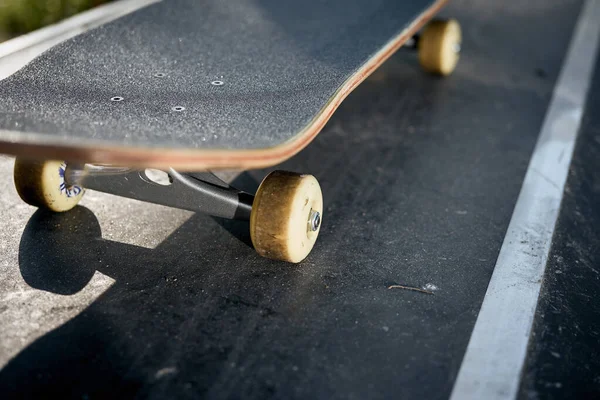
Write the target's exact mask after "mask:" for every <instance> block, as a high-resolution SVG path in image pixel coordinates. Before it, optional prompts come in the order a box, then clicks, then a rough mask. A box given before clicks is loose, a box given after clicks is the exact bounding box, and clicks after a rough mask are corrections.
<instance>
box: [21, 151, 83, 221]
mask: <svg viewBox="0 0 600 400" xmlns="http://www.w3.org/2000/svg"><path fill="white" fill-rule="evenodd" d="M66 167H67V164H66V163H65V162H62V161H36V160H28V159H22V158H17V159H16V160H15V168H14V174H13V177H14V182H15V187H16V189H17V193H18V194H19V196H20V197H21V199H22V200H23V201H24V202H25V203H27V204H29V205H32V206H34V207H39V208H43V209H46V210H50V211H54V212H63V211H68V210H70V209H72V208H73V207H75V206H76V205H77V203H79V200H81V198H82V197H83V193H84V189H83V188H82V187H80V186H77V185H67V183H66V182H65V170H66Z"/></svg>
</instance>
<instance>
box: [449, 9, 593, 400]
mask: <svg viewBox="0 0 600 400" xmlns="http://www.w3.org/2000/svg"><path fill="white" fill-rule="evenodd" d="M598 21H600V1H598V0H587V1H586V2H585V4H584V6H583V8H582V11H581V14H580V16H579V19H578V21H577V25H576V27H575V33H574V36H573V38H572V40H571V44H570V46H569V50H568V52H567V56H566V59H565V62H564V64H563V68H562V71H561V74H560V76H559V78H558V82H557V84H556V86H555V88H554V93H553V96H552V100H551V103H550V107H549V108H548V111H547V114H546V118H545V120H544V123H543V125H542V130H541V132H540V136H539V139H538V142H537V145H536V148H535V150H534V152H533V156H532V158H531V161H530V163H529V168H528V170H527V173H526V176H525V180H524V182H523V186H522V188H521V193H520V194H519V198H518V200H517V204H516V206H515V210H514V212H513V215H512V219H511V221H510V224H509V227H508V232H507V234H506V237H505V238H504V242H503V244H502V248H501V250H500V254H499V256H498V260H497V261H496V266H495V268H494V273H493V275H492V278H491V280H490V283H489V286H488V289H487V292H486V294H485V298H484V301H483V305H482V307H481V310H480V311H479V316H478V318H477V322H476V324H475V328H474V329H473V333H472V334H471V339H470V341H469V345H468V347H467V351H466V353H465V357H464V359H463V363H462V365H461V368H460V371H459V373H458V377H457V379H456V382H455V384H454V388H453V391H452V395H451V399H452V400H459V399H460V400H465V399H489V400H499V399H515V398H516V397H517V394H518V390H519V385H520V380H521V373H522V370H523V365H524V362H525V357H526V353H527V345H528V342H529V336H530V333H531V328H532V324H533V319H534V314H535V308H536V305H537V301H538V296H539V292H540V286H541V280H542V276H543V274H544V269H545V267H546V261H547V258H548V252H549V250H550V245H551V242H552V235H553V233H554V227H555V224H556V219H557V217H558V212H559V207H560V203H561V201H562V197H563V189H564V186H565V181H566V178H567V173H568V170H569V165H570V164H571V158H572V153H573V147H574V145H575V139H576V137H577V134H578V131H579V126H580V123H581V117H582V114H583V110H584V105H585V101H586V98H587V92H588V89H589V85H590V80H591V77H592V72H593V69H594V63H595V60H596V56H597V53H598V42H599V35H600V24H599V23H598Z"/></svg>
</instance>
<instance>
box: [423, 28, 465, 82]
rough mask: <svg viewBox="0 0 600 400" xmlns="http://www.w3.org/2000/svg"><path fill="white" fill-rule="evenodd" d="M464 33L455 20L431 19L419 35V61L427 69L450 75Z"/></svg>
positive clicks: (458, 54)
mask: <svg viewBox="0 0 600 400" xmlns="http://www.w3.org/2000/svg"><path fill="white" fill-rule="evenodd" d="M461 41H462V34H461V30H460V25H459V23H458V22H457V21H456V20H454V19H450V20H434V21H431V22H430V23H429V24H427V26H425V28H424V29H423V32H421V36H420V37H419V44H418V48H419V62H420V63H421V67H423V69H424V70H425V71H428V72H431V73H434V74H438V75H450V74H451V73H452V72H453V71H454V69H455V68H456V64H457V63H458V59H459V56H460V46H461Z"/></svg>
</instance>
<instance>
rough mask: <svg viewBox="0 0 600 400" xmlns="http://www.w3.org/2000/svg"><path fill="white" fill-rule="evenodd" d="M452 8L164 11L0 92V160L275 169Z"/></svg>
mask: <svg viewBox="0 0 600 400" xmlns="http://www.w3.org/2000/svg"><path fill="white" fill-rule="evenodd" d="M445 2H446V0H405V1H398V0H352V1H347V0H310V1H306V2H296V1H283V0H256V1H231V2H230V1H227V2H224V1H221V0H204V1H199V0H165V1H162V2H160V3H157V4H154V5H151V6H148V7H145V8H143V9H141V10H139V11H137V12H135V13H133V14H130V15H128V16H125V17H122V18H120V19H118V20H116V21H113V22H111V23H109V24H107V25H104V26H102V27H100V28H97V29H94V30H92V31H89V32H87V33H85V34H83V35H80V36H77V37H75V38H73V39H71V40H69V41H67V42H65V43H63V44H61V45H59V46H56V47H55V48H53V49H51V50H49V51H47V52H46V53H44V54H42V55H41V56H40V57H38V58H37V59H35V60H34V61H33V62H32V63H30V64H29V65H27V66H26V67H24V68H23V69H22V70H20V71H18V72H17V73H15V74H14V75H12V76H10V77H9V78H7V79H5V80H4V81H2V82H0V152H2V153H6V154H14V155H26V156H32V157H39V158H46V159H48V158H53V159H66V160H71V161H78V162H90V163H103V164H104V163H108V164H117V165H127V166H139V167H154V168H166V167H174V168H178V169H181V170H188V171H201V170H216V169H229V168H231V169H252V168H261V167H268V166H272V165H275V164H278V163H280V162H282V161H285V160H286V159H288V158H290V157H292V156H293V155H294V154H296V153H297V152H299V151H300V150H302V149H303V148H304V147H305V146H306V145H308V143H310V142H311V141H312V139H314V137H315V136H316V135H317V134H318V132H319V131H320V130H321V129H322V127H323V126H324V125H325V123H326V122H327V120H328V119H329V118H330V116H331V115H332V114H333V112H334V111H335V109H336V108H337V107H338V106H339V104H340V103H341V102H342V101H343V99H344V98H345V97H346V96H347V95H348V94H349V93H350V92H351V91H352V90H353V89H354V88H355V87H356V86H358V85H359V84H360V83H361V82H362V81H363V80H364V79H365V78H366V77H367V76H368V75H369V74H371V73H372V72H373V71H374V70H375V69H376V68H377V67H378V66H379V65H380V64H381V63H383V62H384V61H385V60H386V59H387V58H388V57H389V56H390V55H391V54H393V52H394V51H395V50H397V49H398V48H399V47H400V46H402V45H403V44H404V42H405V41H406V40H408V39H409V38H410V37H411V36H412V35H413V34H414V33H416V32H417V31H418V30H419V29H420V28H421V27H422V26H423V24H424V23H426V22H427V21H428V20H429V19H430V18H431V17H432V16H433V15H434V14H435V13H436V12H437V11H438V10H439V9H440V8H441V7H442V6H443V5H444V4H445Z"/></svg>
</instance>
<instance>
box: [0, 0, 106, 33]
mask: <svg viewBox="0 0 600 400" xmlns="http://www.w3.org/2000/svg"><path fill="white" fill-rule="evenodd" d="M109 1H112V0H0V42H1V41H4V40H7V39H10V38H11V37H15V36H18V35H21V34H23V33H27V32H31V31H33V30H36V29H38V28H41V27H43V26H46V25H50V24H53V23H55V22H58V21H60V20H62V19H64V18H67V17H69V16H71V15H74V14H77V13H79V12H81V11H84V10H87V9H89V8H92V7H95V6H98V5H100V4H103V3H108V2H109Z"/></svg>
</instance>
